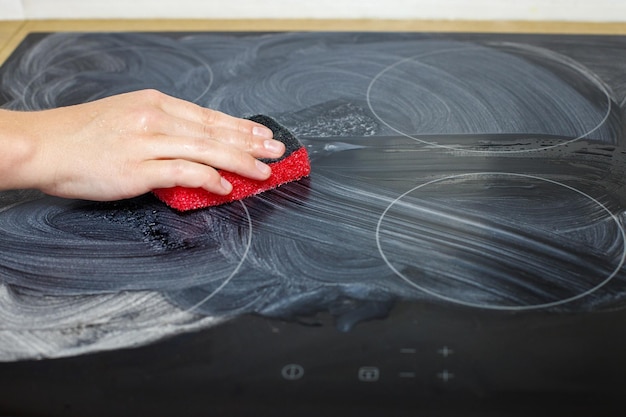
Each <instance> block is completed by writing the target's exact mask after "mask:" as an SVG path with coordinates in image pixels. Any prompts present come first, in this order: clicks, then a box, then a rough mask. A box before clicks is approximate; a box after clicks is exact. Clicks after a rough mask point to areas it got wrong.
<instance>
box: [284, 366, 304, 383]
mask: <svg viewBox="0 0 626 417" xmlns="http://www.w3.org/2000/svg"><path fill="white" fill-rule="evenodd" d="M280 374H281V375H282V376H283V378H285V379H286V380H288V381H296V380H298V379H301V378H302V377H303V376H304V368H303V367H302V366H300V365H298V364H297V363H290V364H288V365H285V366H283V369H282V370H281V371H280Z"/></svg>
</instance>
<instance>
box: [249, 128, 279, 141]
mask: <svg viewBox="0 0 626 417" xmlns="http://www.w3.org/2000/svg"><path fill="white" fill-rule="evenodd" d="M252 134H253V135H255V136H261V137H264V138H269V139H271V138H273V137H274V132H272V130H271V129H268V128H267V127H263V126H254V127H253V128H252Z"/></svg>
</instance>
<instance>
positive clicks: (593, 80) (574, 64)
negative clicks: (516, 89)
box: [366, 43, 613, 154]
mask: <svg viewBox="0 0 626 417" xmlns="http://www.w3.org/2000/svg"><path fill="white" fill-rule="evenodd" d="M506 46H509V47H511V46H515V47H517V48H519V49H526V50H530V51H532V52H534V53H537V54H540V55H544V56H545V55H547V53H548V52H550V53H551V55H552V56H551V57H550V58H549V59H551V60H553V61H556V62H559V63H561V64H564V65H566V66H568V67H570V68H573V69H574V70H575V71H577V72H578V73H579V74H580V75H582V76H583V78H585V79H586V80H589V81H590V82H591V83H592V84H594V85H595V86H596V87H598V89H599V90H600V91H601V92H602V93H603V94H604V95H605V97H606V99H607V110H606V114H605V115H604V117H603V118H602V120H600V122H599V123H598V124H597V125H596V126H595V127H594V128H593V129H591V130H589V131H587V132H585V133H583V134H582V135H579V136H577V137H575V138H573V139H570V140H566V141H563V142H561V143H557V144H555V145H550V146H542V147H540V148H532V149H520V150H483V149H467V148H463V147H462V146H463V145H456V146H453V145H441V144H438V143H435V142H429V141H427V140H424V139H420V138H419V137H418V135H411V134H408V133H405V132H403V131H401V130H399V129H396V128H395V127H393V126H392V125H390V124H389V123H387V122H386V121H385V120H384V119H383V118H382V117H380V115H379V114H378V113H377V112H376V110H374V106H373V105H372V101H371V90H372V86H373V85H374V84H375V83H376V82H377V81H378V79H379V78H380V77H382V76H383V74H385V73H386V72H387V71H390V70H392V69H394V68H396V67H398V66H400V65H402V64H405V63H407V62H413V63H415V64H417V65H421V66H425V65H426V64H423V63H421V62H420V61H419V60H417V59H418V58H424V57H430V56H435V55H443V54H448V53H451V52H459V51H463V52H464V51H471V50H481V51H482V50H484V49H485V47H477V46H474V47H466V48H449V49H442V50H438V51H433V52H425V53H423V54H418V55H413V56H410V57H408V58H403V59H401V60H400V61H398V62H396V63H394V64H391V65H390V66H388V67H387V68H385V69H383V70H382V71H381V72H379V73H378V74H376V75H375V76H374V78H372V80H371V81H370V84H369V85H368V86H367V92H366V101H367V105H368V107H369V109H370V111H371V112H372V114H373V115H374V116H375V117H376V119H378V120H379V121H380V122H381V123H383V124H384V125H385V126H387V127H388V128H390V129H391V130H393V131H394V132H396V133H398V134H400V135H402V136H404V137H407V138H409V139H412V140H414V141H417V142H420V143H423V144H425V145H431V146H436V147H438V148H443V149H449V150H453V151H463V152H473V153H481V154H488V153H491V154H500V153H521V152H536V151H543V150H546V149H552V148H556V147H559V146H563V145H567V144H569V143H572V142H576V141H577V140H580V139H582V138H584V137H586V136H588V135H590V134H592V133H593V132H595V131H596V130H598V129H599V128H600V127H601V126H602V125H604V124H605V123H606V121H607V120H608V119H609V117H610V115H611V111H612V109H613V106H612V103H611V95H610V94H609V92H608V90H607V89H606V87H605V86H604V84H603V83H602V81H601V80H600V79H598V77H597V76H596V75H595V74H594V73H593V72H592V71H590V70H589V69H587V68H586V67H584V66H583V65H581V64H580V63H578V62H577V61H575V60H573V59H570V58H567V57H565V56H563V55H561V54H557V53H556V52H554V51H547V50H545V49H543V48H539V47H530V46H527V47H526V48H521V47H520V45H517V44H513V43H508V44H506ZM555 55H556V56H558V57H559V60H555V59H554V56H555ZM529 136H530V135H529Z"/></svg>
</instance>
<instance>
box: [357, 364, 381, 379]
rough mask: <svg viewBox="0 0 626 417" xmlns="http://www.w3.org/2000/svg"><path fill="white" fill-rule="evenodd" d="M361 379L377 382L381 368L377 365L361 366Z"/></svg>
mask: <svg viewBox="0 0 626 417" xmlns="http://www.w3.org/2000/svg"><path fill="white" fill-rule="evenodd" d="M358 376H359V381H363V382H376V381H378V379H380V369H378V368H377V367H375V366H362V367H360V368H359V373H358Z"/></svg>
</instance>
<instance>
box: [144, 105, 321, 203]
mask: <svg viewBox="0 0 626 417" xmlns="http://www.w3.org/2000/svg"><path fill="white" fill-rule="evenodd" d="M249 119H250V120H253V121H255V122H257V123H261V124H263V125H265V126H267V127H269V128H270V129H271V130H272V132H274V139H276V140H279V141H281V142H283V143H284V144H285V153H284V154H283V156H282V157H281V158H279V159H261V161H263V162H265V163H267V164H268V165H269V166H270V167H271V168H272V174H271V175H270V177H269V178H268V179H266V180H265V181H257V180H252V179H250V178H245V177H242V176H240V175H238V174H233V173H232V172H228V171H223V170H220V171H219V172H220V174H221V175H222V177H224V178H225V179H226V180H228V181H229V182H230V183H231V184H232V185H233V190H232V192H231V193H230V194H228V195H219V194H213V193H210V192H208V191H206V190H204V189H202V188H184V187H174V188H159V189H157V190H154V191H153V193H154V195H156V196H157V197H158V198H159V199H160V200H161V201H163V202H164V203H165V204H167V205H168V206H170V207H172V208H174V209H176V210H180V211H187V210H193V209H199V208H204V207H209V206H217V205H220V204H224V203H229V202H231V201H235V200H241V199H243V198H246V197H249V196H252V195H255V194H259V193H261V192H263V191H267V190H270V189H272V188H276V187H278V186H280V185H282V184H284V183H287V182H290V181H296V180H299V179H301V178H303V177H306V176H307V175H309V173H310V172H311V164H310V162H309V155H308V153H307V151H306V149H305V148H304V146H303V145H302V143H300V141H299V140H298V139H296V137H295V136H294V135H293V134H292V133H291V132H289V130H287V129H286V128H284V127H283V126H281V125H280V124H279V123H278V122H276V121H275V120H274V119H272V118H270V117H267V116H263V115H258V116H253V117H250V118H249Z"/></svg>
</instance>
